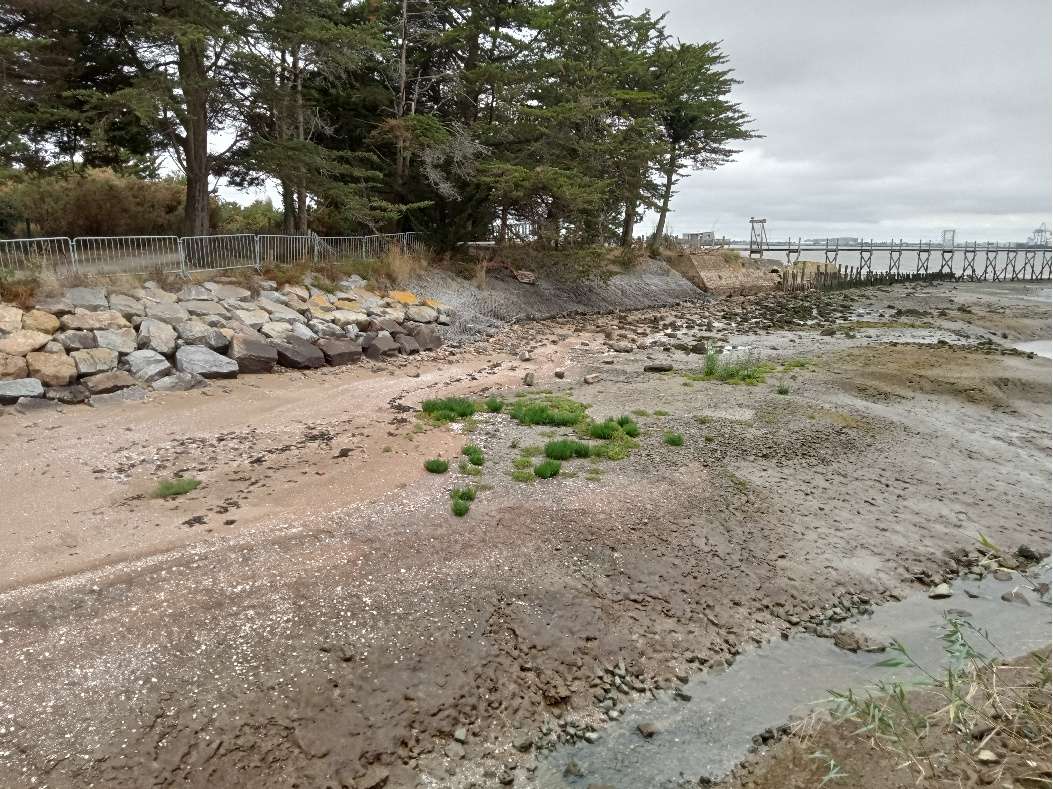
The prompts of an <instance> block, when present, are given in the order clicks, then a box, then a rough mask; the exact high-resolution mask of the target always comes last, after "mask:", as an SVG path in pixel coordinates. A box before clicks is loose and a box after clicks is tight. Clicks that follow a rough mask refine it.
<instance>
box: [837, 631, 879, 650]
mask: <svg viewBox="0 0 1053 789" xmlns="http://www.w3.org/2000/svg"><path fill="white" fill-rule="evenodd" d="M834 645H835V646H837V647H840V648H841V649H844V650H846V651H847V652H884V651H885V645H884V644H882V643H880V642H877V641H874V640H873V639H871V638H870V637H869V636H868V635H867V634H866V633H859V632H856V631H854V630H838V631H837V632H836V633H834Z"/></svg>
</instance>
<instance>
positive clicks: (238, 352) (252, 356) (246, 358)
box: [227, 334, 278, 373]
mask: <svg viewBox="0 0 1053 789" xmlns="http://www.w3.org/2000/svg"><path fill="white" fill-rule="evenodd" d="M227 355H228V356H229V357H230V358H231V359H233V360H234V362H235V364H237V366H238V370H239V371H241V372H243V373H269V372H270V371H271V370H273V369H274V365H275V364H277V362H278V352H277V351H276V350H275V349H274V348H273V347H271V346H270V345H269V344H268V343H267V342H265V341H264V340H261V339H257V338H256V337H250V336H248V335H246V334H235V335H234V336H233V337H232V338H231V340H230V348H229V349H228V351H227Z"/></svg>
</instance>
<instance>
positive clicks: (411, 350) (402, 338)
mask: <svg viewBox="0 0 1053 789" xmlns="http://www.w3.org/2000/svg"><path fill="white" fill-rule="evenodd" d="M395 342H397V343H398V345H399V351H401V352H402V353H404V354H405V355H406V356H412V355H413V354H415V353H420V346H419V345H418V344H417V341H416V340H415V339H413V337H412V336H410V335H409V334H400V335H398V336H397V337H396V338H395Z"/></svg>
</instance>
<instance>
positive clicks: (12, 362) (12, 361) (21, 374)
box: [0, 353, 29, 381]
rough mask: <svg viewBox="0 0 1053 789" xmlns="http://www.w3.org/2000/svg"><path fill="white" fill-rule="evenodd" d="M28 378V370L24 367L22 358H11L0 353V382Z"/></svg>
mask: <svg viewBox="0 0 1053 789" xmlns="http://www.w3.org/2000/svg"><path fill="white" fill-rule="evenodd" d="M28 377H29V368H28V367H27V366H26V359H25V357H24V356H12V355H11V354H8V353H0V381H9V380H12V379H15V378H28Z"/></svg>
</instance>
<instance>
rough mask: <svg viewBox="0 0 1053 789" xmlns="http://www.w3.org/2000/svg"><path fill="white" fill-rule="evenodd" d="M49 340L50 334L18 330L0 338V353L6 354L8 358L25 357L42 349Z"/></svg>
mask: <svg viewBox="0 0 1053 789" xmlns="http://www.w3.org/2000/svg"><path fill="white" fill-rule="evenodd" d="M50 340H51V335H50V334H44V332H39V331H33V330H32V329H18V330H17V331H13V332H11V333H10V334H7V335H4V336H2V337H0V353H6V354H8V355H10V356H25V355H26V354H27V353H29V352H30V351H35V350H37V349H38V348H43V347H44V346H45V345H47V344H48V342H49V341H50Z"/></svg>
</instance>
